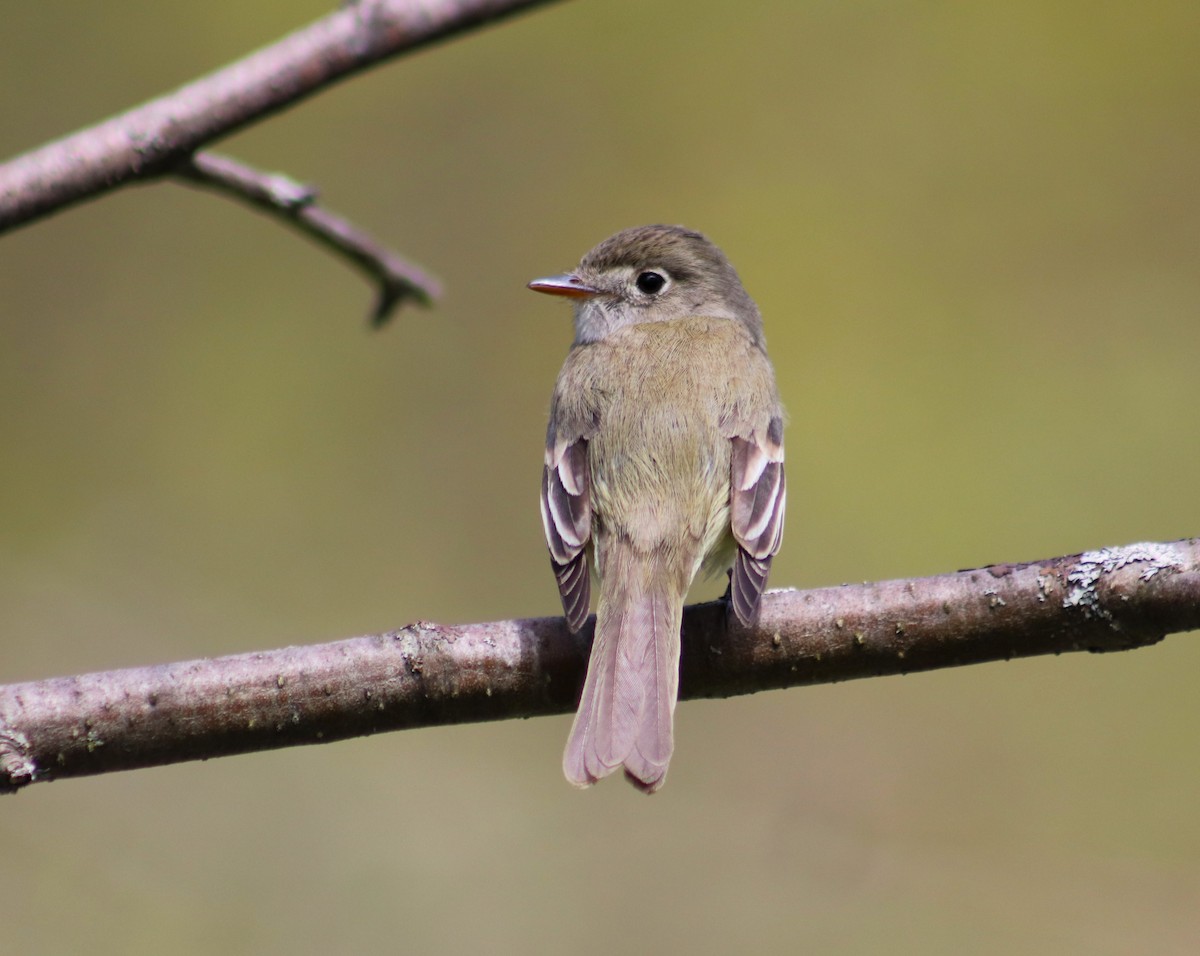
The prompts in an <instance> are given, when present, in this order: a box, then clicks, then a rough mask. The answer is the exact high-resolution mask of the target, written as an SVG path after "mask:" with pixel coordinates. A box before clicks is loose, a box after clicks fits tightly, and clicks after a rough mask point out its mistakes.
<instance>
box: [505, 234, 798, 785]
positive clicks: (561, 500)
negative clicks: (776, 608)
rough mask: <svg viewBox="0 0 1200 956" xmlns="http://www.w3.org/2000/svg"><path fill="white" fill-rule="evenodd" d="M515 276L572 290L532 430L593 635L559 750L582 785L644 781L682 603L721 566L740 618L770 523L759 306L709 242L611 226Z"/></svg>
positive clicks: (773, 411) (663, 742)
mask: <svg viewBox="0 0 1200 956" xmlns="http://www.w3.org/2000/svg"><path fill="white" fill-rule="evenodd" d="M529 288H531V289H533V290H535V291H537V292H546V293H549V294H551V295H561V296H567V297H569V298H571V299H573V300H574V301H575V341H574V343H573V344H572V346H571V350H570V353H569V354H568V355H567V359H566V362H565V363H564V365H563V367H562V371H561V372H560V373H559V376H558V383H557V385H556V386H555V389H554V397H553V400H552V402H551V407H550V425H549V428H548V430H547V433H546V466H545V470H544V472H543V475H542V522H543V524H544V526H545V531H546V541H547V543H548V544H549V547H550V557H551V562H552V564H553V567H554V575H555V577H556V578H557V580H558V589H559V593H560V595H561V597H562V604H563V611H564V613H565V614H566V618H567V623H568V625H569V626H570V628H571V630H572V631H578V630H580V628H582V627H583V625H584V623H585V622H586V620H587V614H588V602H589V596H590V589H591V579H590V574H589V572H590V570H592V569H594V570H595V572H596V573H597V576H598V580H599V590H600V598H599V606H598V609H597V613H596V630H595V639H594V642H593V644H592V652H591V659H590V661H589V664H588V672H587V679H586V681H585V683H584V687H583V695H582V698H581V700H580V702H579V711H578V713H577V714H576V716H575V723H574V725H573V726H572V728H571V736H570V738H569V739H568V741H567V748H566V752H565V754H564V756H563V771H564V773H565V774H566V777H567V779H568V780H569V781H570V782H571V783H573V784H575V785H577V786H580V787H586V786H588V785H590V784H593V783H595V782H596V781H597V780H599V779H600V778H601V777H604V776H607V775H608V774H610V773H612V772H613V771H614V770H616V769H617V768H618V767H622V766H623V767H624V768H625V774H626V776H627V777H628V778H629V780H630V781H631V782H632V783H633V784H634V785H635V786H637V787H639V788H641V789H643V790H645V791H646V792H648V793H650V792H653V791H655V790H657V789H658V788H659V787H661V786H662V784H663V781H664V779H665V778H666V773H667V764H668V763H669V761H670V759H671V752H672V750H673V748H674V735H673V720H674V712H675V701H676V697H677V694H678V686H679V643H680V638H679V632H680V626H681V621H682V615H683V601H684V598H685V596H686V595H687V591H688V588H689V587H690V586H691V583H692V581H693V579H694V578H695V577H696V575H697V573H698V572H699V571H701V570H703V571H705V572H706V573H709V574H720V573H721V572H723V571H729V572H730V579H729V601H730V606H731V608H732V611H733V613H734V615H736V617H737V619H738V620H739V621H740V622H741V623H742V624H750V623H752V622H753V620H754V618H755V616H756V614H757V613H758V607H759V602H760V599H761V598H762V593H763V589H764V588H765V587H766V583H767V572H768V570H769V569H770V565H771V559H772V557H774V555H775V554H776V553H777V552H778V551H779V543H780V540H781V538H782V535H783V517H784V502H785V498H786V495H785V485H784V475H783V409H782V407H781V406H780V403H779V396H778V394H777V392H776V388H775V373H774V371H773V370H772V368H771V363H770V360H769V359H768V358H767V353H766V347H765V342H764V340H763V333H762V318H761V316H760V315H759V312H758V308H757V306H755V304H754V302H753V300H752V299H751V298H750V296H749V295H748V294H747V293H746V290H745V289H744V288H742V283H741V280H740V279H739V278H738V275H737V273H736V272H735V271H734V269H733V266H732V265H730V264H729V261H728V260H727V259H726V258H725V256H724V254H723V253H722V252H721V250H720V249H718V248H717V247H716V246H715V245H713V244H712V243H711V242H709V240H708V239H706V238H705V237H704V236H702V235H700V234H699V233H696V232H692V231H690V230H688V229H684V228H682V227H680V226H642V227H639V228H635V229H627V230H625V231H624V232H619V233H617V234H616V235H615V236H613V237H612V238H610V239H606V240H605V241H604V242H602V243H600V245H598V246H597V247H596V248H595V249H593V250H592V251H591V252H589V253H588V254H587V255H586V256H584V257H583V261H581V262H580V263H579V266H578V268H576V269H575V270H574V271H573V272H570V273H567V274H565V275H558V276H551V277H549V278H545V279H536V280H534V281H533V282H531V283H529Z"/></svg>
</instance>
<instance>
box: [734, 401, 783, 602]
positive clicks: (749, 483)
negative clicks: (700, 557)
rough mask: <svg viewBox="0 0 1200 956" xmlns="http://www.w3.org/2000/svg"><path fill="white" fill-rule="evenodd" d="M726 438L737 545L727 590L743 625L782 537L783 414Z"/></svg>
mask: <svg viewBox="0 0 1200 956" xmlns="http://www.w3.org/2000/svg"><path fill="white" fill-rule="evenodd" d="M732 442H733V447H732V450H731V454H730V519H731V523H732V525H733V537H734V539H735V540H736V541H737V544H738V549H737V555H736V557H735V558H734V561H733V573H732V575H731V577H730V579H729V591H730V597H731V599H732V603H733V610H734V613H735V614H737V618H738V620H739V621H741V622H742V624H746V625H748V624H750V623H752V622H753V621H754V618H755V616H756V615H757V614H758V606H759V603H760V601H761V600H762V594H763V591H764V590H765V589H766V586H767V573H768V572H769V571H770V569H771V559H772V558H773V557H774V556H775V555H776V554H777V553H778V552H779V545H780V542H781V541H782V540H783V513H784V504H785V503H786V500H787V485H786V482H785V481H784V475H783V419H782V418H780V417H778V416H776V417H773V418H771V420H770V423H769V424H768V425H767V427H766V428H765V429H761V430H755V431H754V432H753V433H751V434H750V436H749V437H741V436H734V438H733V439H732Z"/></svg>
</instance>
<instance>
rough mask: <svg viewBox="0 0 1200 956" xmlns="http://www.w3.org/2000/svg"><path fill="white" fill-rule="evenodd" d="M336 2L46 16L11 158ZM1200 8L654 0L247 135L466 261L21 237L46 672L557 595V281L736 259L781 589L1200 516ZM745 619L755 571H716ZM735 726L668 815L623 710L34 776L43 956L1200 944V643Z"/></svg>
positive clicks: (28, 231)
mask: <svg viewBox="0 0 1200 956" xmlns="http://www.w3.org/2000/svg"><path fill="white" fill-rule="evenodd" d="M324 12H326V5H325V4H323V3H317V2H310V0H305V2H298V0H292V2H289V3H260V4H254V5H253V6H252V7H247V6H246V5H244V4H233V3H216V4H211V3H210V4H201V5H196V4H158V5H154V4H134V3H124V4H115V5H114V4H102V5H97V4H91V3H84V2H78V0H76V2H70V3H56V4H52V5H44V4H43V5H38V4H15V3H7V4H4V6H3V14H4V23H5V27H4V30H3V33H2V34H0V81H2V83H3V89H4V91H5V93H4V96H3V123H0V154H3V155H15V154H17V153H20V152H22V151H24V150H26V149H29V148H32V147H34V146H36V145H38V144H40V143H42V142H44V141H46V140H48V139H51V138H54V137H56V136H59V135H62V134H64V133H66V132H69V131H71V130H73V129H75V128H77V127H79V126H81V125H84V124H86V123H89V122H93V121H95V120H97V119H100V118H102V117H104V116H107V115H109V114H111V113H114V112H117V111H119V110H121V109H124V108H126V107H128V106H130V105H133V104H135V103H137V102H140V101H143V100H145V99H148V98H150V97H152V96H154V95H156V94H159V93H161V92H164V91H166V90H168V89H171V88H173V87H175V86H177V85H179V84H181V83H183V82H185V81H187V80H189V79H192V78H194V77H195V76H198V75H200V74H202V73H204V72H207V71H209V70H211V69H213V68H215V67H217V66H220V65H222V64H224V63H226V62H228V61H230V60H232V59H234V58H236V57H238V56H240V55H242V54H244V53H246V52H248V51H249V50H251V49H253V48H255V47H257V46H259V45H261V44H263V43H266V42H269V41H271V40H273V39H275V38H276V37H278V36H279V35H281V34H283V33H285V32H287V31H288V30H290V29H294V28H296V27H298V26H300V25H302V24H303V23H305V22H307V20H308V19H310V18H315V17H317V16H320V15H322V14H323V13H324ZM1198 43H1200V6H1197V4H1196V3H1194V2H1191V0H1181V2H1167V0H1150V2H1146V3H1142V4H1137V5H1119V4H1087V3H1079V2H1066V0H1051V2H1049V3H1047V2H1033V0H1017V2H1013V3H1006V4H1000V5H987V4H953V3H934V4H928V3H922V4H892V3H874V2H847V3H825V2H809V3H794V2H790V0H789V2H780V0H776V2H762V3H741V4H733V5H730V4H722V3H713V2H699V0H663V2H655V3H643V2H638V0H610V2H605V3H599V2H593V3H583V2H574V3H563V4H559V5H552V6H550V7H546V8H544V9H542V10H540V11H537V12H534V13H532V14H530V15H527V16H524V17H521V18H519V19H516V20H513V21H509V22H506V23H504V24H502V25H499V26H498V27H494V28H491V29H489V30H487V31H484V32H479V33H475V34H473V35H470V36H467V37H464V38H461V39H459V40H456V41H454V42H452V43H450V44H448V45H443V46H438V47H435V48H431V49H428V50H425V51H423V52H421V53H419V54H417V55H414V56H411V57H406V58H403V59H401V60H398V61H395V62H393V63H391V64H389V65H386V66H384V67H382V68H378V69H375V70H373V71H371V72H369V73H368V74H365V75H363V76H361V77H359V78H357V79H354V80H352V81H349V82H346V83H344V84H342V85H340V86H339V87H337V88H335V89H333V90H331V91H329V92H327V93H325V94H323V95H321V96H320V97H318V98H317V99H315V100H312V101H309V102H307V103H305V104H303V105H301V106H300V107H298V108H296V109H293V110H292V111H290V112H288V113H286V114H284V115H281V116H278V117H275V118H273V119H271V120H269V121H267V122H264V123H261V124H259V125H257V126H255V127H254V128H253V129H250V130H248V131H246V132H244V133H242V134H240V135H238V136H237V137H235V138H233V139H232V140H229V141H227V142H225V143H223V144H221V147H220V148H221V149H223V150H225V151H227V152H230V153H232V154H233V155H236V156H238V157H241V158H243V159H245V160H247V161H250V162H253V163H255V164H258V165H260V166H262V167H265V168H268V169H282V170H285V171H287V172H289V173H290V174H292V175H294V176H296V177H297V178H300V179H302V180H305V181H312V182H315V183H317V184H319V186H320V187H321V188H322V190H323V196H324V199H325V201H326V202H327V203H328V205H329V206H330V207H331V208H333V209H335V210H337V211H339V212H342V213H345V214H347V215H349V216H350V217H352V218H353V219H354V220H356V221H357V222H359V223H360V224H362V225H364V226H366V227H367V228H369V229H370V230H372V231H373V232H375V233H376V234H377V235H379V236H380V237H383V238H385V239H386V240H388V241H389V242H390V243H391V244H393V245H394V246H396V247H397V248H399V249H401V250H403V251H404V252H406V253H407V254H409V255H411V256H412V257H413V258H414V259H417V260H418V261H420V262H422V263H423V264H425V265H427V266H428V267H429V268H430V269H431V270H433V271H434V272H436V273H437V274H439V275H440V276H441V277H442V278H443V279H444V280H445V283H446V286H447V293H446V296H445V299H444V301H443V302H442V303H441V304H440V305H439V306H438V307H437V308H436V309H435V310H433V311H429V312H422V311H411V312H405V313H404V314H402V315H401V316H400V317H399V319H398V321H396V322H395V323H394V324H393V325H392V326H391V327H389V328H387V329H386V330H384V331H383V332H381V333H372V332H370V331H369V330H368V329H367V327H366V324H365V321H364V316H365V314H366V311H367V309H368V306H369V304H370V299H371V292H370V290H369V289H368V288H367V286H366V285H365V284H364V283H363V282H362V280H361V279H360V278H359V277H358V276H357V275H356V274H354V273H352V272H351V271H349V270H348V269H347V268H346V267H345V266H344V265H343V264H342V263H340V262H338V261H336V260H335V259H333V258H332V257H330V256H329V255H327V254H326V253H324V252H322V251H320V250H318V249H317V248H315V247H313V246H311V245H309V244H308V243H307V242H306V241H305V240H303V239H302V238H299V237H297V236H296V235H294V234H292V233H290V232H289V231H287V230H285V229H283V228H281V227H280V226H278V225H277V224H275V223H274V222H270V221H267V220H266V219H264V218H261V217H260V216H258V215H256V214H254V213H253V212H249V211H247V210H245V209H243V208H241V207H239V206H237V205H235V204H233V203H231V202H228V201H226V200H224V199H221V198H216V197H213V196H210V195H207V194H203V193H199V192H194V191H191V190H189V189H188V188H186V187H184V186H178V185H171V184H160V185H153V186H144V187H137V188H131V189H126V190H123V191H121V192H119V193H117V194H113V195H110V196H107V197H105V198H103V199H101V200H99V201H96V202H93V203H89V204H87V205H85V206H81V207H78V208H75V209H73V210H70V211H68V212H65V213H61V214H59V215H57V216H55V217H53V218H51V219H49V220H46V221H43V222H41V223H38V224H36V225H33V226H30V227H27V228H25V229H22V230H20V231H17V232H15V233H12V234H9V235H7V236H5V237H4V239H3V242H2V243H0V456H2V457H0V461H2V466H0V680H2V681H18V680H27V679H34V678H39V677H48V676H53V675H59V674H68V673H77V672H83V671H88V670H95V669H106V668H112V667H119V666H128V665H139V664H147V663H154V662H160V661H169V660H179V659H187V658H193V657H200V656H207V655H218V654H225V653H234V652H240V651H246V650H252V649H257V648H266V647H274V646H281V645H284V644H289V643H303V642H315V641H321V640H328V639H332V638H336V637H342V636H350V635H353V634H358V633H367V632H375V631H380V630H384V629H387V628H391V627H395V626H398V625H402V624H404V623H407V622H409V621H412V620H414V619H417V618H426V619H432V620H439V621H446V622H463V621H476V620H491V619H501V618H506V617H513V616H526V615H535V614H553V613H557V607H558V605H557V597H556V593H555V589H554V586H553V582H552V580H551V576H550V574H549V570H548V568H547V565H546V560H545V556H544V546H543V542H542V539H541V530H540V525H539V521H538V517H537V486H538V481H539V475H540V467H541V464H540V462H541V447H542V437H543V428H544V417H545V414H546V410H547V404H548V396H549V391H550V388H551V384H552V382H553V379H554V376H555V374H556V372H557V369H558V366H559V363H560V362H561V360H562V357H563V355H564V353H565V350H566V348H567V344H568V342H569V338H570V330H569V321H568V315H567V310H566V309H565V308H564V307H563V306H562V304H561V303H556V302H551V301H549V300H546V299H543V298H541V297H536V296H533V295H531V294H530V293H528V292H527V291H526V290H525V289H524V283H525V281H526V280H528V279H529V278H532V277H533V276H536V275H541V274H544V273H546V272H548V271H556V270H559V269H562V268H566V267H568V266H570V265H572V264H573V263H574V262H575V261H576V260H577V259H578V257H579V255H580V254H581V253H583V252H584V251H585V250H587V249H588V248H589V247H590V246H591V245H593V244H594V243H595V242H596V241H598V240H600V239H602V238H604V237H605V236H607V235H608V234H610V233H612V232H614V231H616V230H617V229H619V228H622V227H625V226H629V225H635V224H639V223H645V222H653V221H665V222H684V223H686V224H689V225H691V226H693V227H695V228H699V229H702V230H704V231H706V232H708V233H709V234H710V235H711V236H713V237H714V238H715V239H716V240H717V241H718V242H719V243H720V244H721V245H722V246H723V247H724V248H725V250H726V252H727V253H728V254H729V255H730V257H731V258H732V259H733V260H734V262H735V263H736V264H737V265H738V266H739V269H740V271H741V273H742V276H743V278H744V280H745V282H746V284H747V286H748V287H749V288H750V290H751V291H752V293H753V294H754V295H755V297H756V298H757V300H758V302H759V304H760V305H761V307H762V310H763V313H764V315H765V316H766V322H767V329H768V338H769V341H770V345H771V349H772V354H773V356H774V359H775V363H776V366H777V368H778V372H779V379H780V385H781V389H782V392H783V395H784V399H785V401H786V403H787V405H788V407H789V410H790V415H791V422H790V426H789V431H788V443H789V468H790V471H789V483H790V485H791V495H790V501H789V504H790V510H791V514H790V516H789V519H788V534H787V538H786V541H785V547H784V550H783V553H782V555H781V557H780V558H779V560H778V561H777V563H776V567H775V571H774V574H773V582H774V583H775V584H777V585H795V586H818V585H827V584H832V583H837V582H841V581H844V580H865V579H876V578H886V577H907V576H913V575H922V574H932V573H938V572H943V571H949V570H954V569H957V568H962V567H972V566H978V565H981V564H986V563H992V562H1000V561H1019V560H1028V559H1034V558H1039V557H1048V556H1052V555H1058V554H1064V553H1069V552H1073V551H1081V550H1086V549H1090V548H1095V547H1100V546H1104V545H1116V544H1124V543H1129V542H1133V541H1138V540H1169V539H1173V538H1178V537H1183V536H1187V535H1192V534H1196V533H1198V532H1200V450H1198V443H1197V437H1198V434H1200V375H1198V374H1197V355H1198V354H1200V175H1197V156H1198V155H1200V110H1197V103H1198V102H1200V66H1198V61H1197V58H1196V50H1197V48H1198ZM709 593H711V589H710V590H709V591H705V592H701V593H700V595H699V596H706V595H707V594H709ZM1195 644H1196V641H1195V638H1194V636H1190V637H1189V636H1177V637H1173V638H1170V639H1168V640H1167V641H1166V642H1165V643H1164V644H1162V645H1160V646H1158V647H1155V648H1152V649H1148V650H1142V651H1137V652H1134V653H1130V654H1125V655H1109V656H1103V657H1091V656H1085V655H1071V656H1067V657H1062V658H1048V659H1038V660H1031V661H1020V662H1012V663H1007V664H994V665H988V666H982V667H975V668H968V669H961V670H951V671H943V672H939V673H933V674H924V675H918V676H909V677H906V678H888V679H879V680H867V681H859V682H854V683H849V684H843V685H839V686H827V687H816V688H811V689H801V690H793V691H790V692H777V693H766V694H761V695H757V696H753V697H746V698H741V699H735V700H728V701H720V702H701V703H686V704H683V705H681V707H680V708H679V711H678V736H679V746H678V751H677V754H676V758H675V761H674V763H673V765H672V771H671V779H670V782H669V784H668V786H667V787H666V789H665V790H664V791H663V792H662V793H661V794H659V795H658V796H656V797H654V798H652V799H645V798H643V797H641V796H639V795H637V794H635V793H634V792H633V791H632V790H631V789H630V788H628V787H626V786H625V785H624V784H623V783H621V782H620V781H619V780H613V781H609V782H607V783H606V784H605V785H603V786H600V787H597V788H594V789H593V790H591V791H589V792H586V793H578V792H575V791H573V790H571V789H570V788H569V787H568V786H567V785H566V784H565V783H564V782H563V780H562V778H561V776H560V773H559V756H560V749H561V746H562V743H563V741H564V739H565V735H566V732H567V728H568V718H566V717H561V718H554V719H540V720H532V721H514V722H509V723H499V724H493V725H476V726H464V727H453V728H445V729H431V730H424V731H418V732H408V733H397V734H391V735H385V736H380V737H376V738H372V739H365V740H359V741H352V742H347V743H339V744H336V745H331V746H326V747H314V748H304V749H299V750H294V751H289V752H278V753H269V754H261V755H254V756H246V757H239V758H232V759H226V760H219V761H213V762H209V763H205V764H194V765H185V766H176V767H170V768H164V769H158V770H151V771H144V772H136V773H127V774H121V775H113V776H110V777H107V778H97V779H87V780H72V781H63V782H60V783H54V784H51V785H48V786H44V787H35V788H32V789H30V790H27V791H24V792H23V793H21V794H19V795H17V796H15V797H6V798H3V800H0V803H2V806H0V846H2V847H3V851H2V852H0V927H2V929H0V937H2V938H3V941H4V946H5V947H6V948H10V949H11V951H13V952H18V951H20V952H45V953H67V952H83V951H87V952H90V953H97V954H102V953H143V952H145V953H149V952H171V953H180V954H188V953H217V952H219V953H284V952H286V953H322V952H334V951H336V952H368V951H370V952H387V951H396V952H405V951H407V952H436V951H441V952H487V953H497V954H505V953H525V952H545V951H558V952H578V953H599V952H649V951H658V952H693V953H726V952H734V951H748V950H754V951H767V952H854V953H921V954H934V953H961V952H972V953H985V954H986V953H1012V952H1022V953H1055V954H1061V953H1088V954H1109V953H1111V954H1118V953H1133V952H1154V953H1158V954H1162V953H1191V952H1194V951H1195V946H1196V941H1197V940H1198V939H1200V814H1197V813H1196V805H1197V800H1198V798H1200V760H1197V757H1196V743H1195V742H1196V739H1197V735H1198V732H1200V700H1198V695H1197V693H1196V690H1195V684H1196V680H1197V676H1198V675H1200V649H1198V648H1197V647H1196V646H1195Z"/></svg>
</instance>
